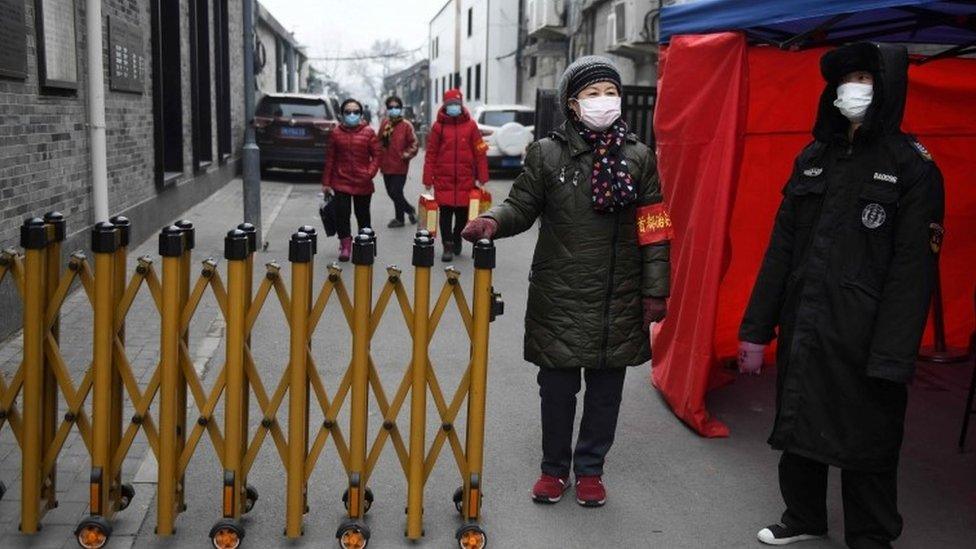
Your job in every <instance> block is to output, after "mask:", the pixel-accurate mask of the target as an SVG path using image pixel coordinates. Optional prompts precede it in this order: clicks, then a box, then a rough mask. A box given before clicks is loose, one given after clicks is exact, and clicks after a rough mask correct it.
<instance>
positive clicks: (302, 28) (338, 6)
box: [259, 0, 447, 90]
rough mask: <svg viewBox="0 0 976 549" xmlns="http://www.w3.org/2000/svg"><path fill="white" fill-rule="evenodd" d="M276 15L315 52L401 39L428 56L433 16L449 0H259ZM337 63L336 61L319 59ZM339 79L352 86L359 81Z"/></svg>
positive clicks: (336, 52)
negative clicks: (428, 38)
mask: <svg viewBox="0 0 976 549" xmlns="http://www.w3.org/2000/svg"><path fill="white" fill-rule="evenodd" d="M259 1H260V2H261V5H263V6H264V7H265V8H266V9H267V10H268V11H269V12H271V14H272V15H274V17H275V19H277V20H278V21H280V22H281V24H282V25H284V27H285V28H286V29H288V30H289V31H292V32H294V33H295V37H296V38H298V40H299V42H301V43H302V44H303V45H305V47H306V51H307V53H308V56H309V57H313V58H314V57H341V56H343V55H348V54H350V53H352V52H354V51H355V50H364V49H367V48H369V46H370V44H372V43H373V41H375V40H378V39H385V38H396V39H399V40H400V42H401V43H403V46H404V47H405V48H406V49H414V48H418V47H422V48H424V49H422V50H421V52H420V55H419V56H418V57H417V59H422V58H424V57H426V53H427V50H426V46H427V30H428V24H429V23H430V20H431V19H432V18H433V17H434V15H435V14H436V13H437V12H438V10H440V8H441V7H443V6H444V4H446V3H447V0H259ZM313 63H314V64H316V65H318V66H335V64H334V63H324V64H320V63H315V62H313ZM337 70H338V71H339V75H338V80H340V82H342V83H343V84H344V85H346V86H348V87H349V88H350V89H353V90H355V89H356V88H358V85H357V83H356V82H354V81H344V80H347V78H343V76H342V73H343V72H345V71H342V69H341V68H338V67H337Z"/></svg>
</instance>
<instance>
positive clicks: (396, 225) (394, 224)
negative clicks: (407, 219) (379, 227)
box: [386, 219, 403, 229]
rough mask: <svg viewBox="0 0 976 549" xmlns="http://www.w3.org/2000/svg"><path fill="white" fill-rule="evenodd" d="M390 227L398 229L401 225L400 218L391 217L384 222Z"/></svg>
mask: <svg viewBox="0 0 976 549" xmlns="http://www.w3.org/2000/svg"><path fill="white" fill-rule="evenodd" d="M386 226H387V227H389V228H390V229H398V228H400V227H403V220H401V219H391V220H390V222H389V223H387V224H386Z"/></svg>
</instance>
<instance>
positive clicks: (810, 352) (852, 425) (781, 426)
mask: <svg viewBox="0 0 976 549" xmlns="http://www.w3.org/2000/svg"><path fill="white" fill-rule="evenodd" d="M865 69H866V70H869V71H870V72H871V73H872V74H873V76H874V94H873V99H872V103H871V105H870V107H869V108H868V111H867V114H866V116H865V119H864V122H863V125H862V126H861V127H860V128H859V129H858V130H857V131H856V132H855V134H854V137H853V139H852V140H851V139H849V138H848V132H849V127H850V122H849V121H848V120H847V119H846V118H844V117H843V115H841V114H840V112H839V111H838V109H837V108H836V107H835V106H834V105H833V102H834V100H835V99H836V98H837V92H836V90H837V86H838V84H839V83H840V80H841V77H843V76H844V75H845V74H847V73H849V72H851V71H853V70H865ZM821 72H822V73H823V76H824V78H825V80H826V81H827V84H826V87H825V89H824V92H823V94H822V96H821V99H820V107H819V112H818V114H817V122H816V126H815V127H814V129H813V135H814V139H815V140H814V141H813V142H812V143H810V144H809V145H808V146H807V147H806V148H804V150H803V151H802V152H801V153H800V155H799V156H798V157H797V159H796V161H795V164H794V168H793V173H792V175H791V177H790V179H789V181H788V182H787V184H786V186H785V187H784V189H783V200H782V203H781V205H780V208H779V211H778V212H777V215H776V221H775V225H774V228H773V233H772V237H771V239H770V242H769V246H768V248H767V250H766V255H765V258H764V259H763V263H762V267H761V269H760V272H759V276H758V277H757V279H756V283H755V286H754V288H753V291H752V296H751V299H750V301H749V305H748V308H747V310H746V313H745V317H744V318H743V321H742V325H741V328H740V331H739V337H740V339H741V340H743V341H749V342H753V343H767V342H769V341H770V340H772V339H773V338H774V337H777V329H778V349H777V371H778V378H777V395H776V419H775V424H774V426H773V432H772V435H771V436H770V438H769V443H770V444H771V445H772V446H773V447H774V448H776V449H780V450H784V451H788V452H791V453H795V454H799V455H802V456H805V457H808V458H811V459H814V460H817V461H819V462H822V463H827V464H830V465H834V466H837V467H841V468H844V469H853V470H864V471H884V470H892V469H894V468H895V467H897V463H898V454H899V450H900V448H901V442H902V433H903V427H904V418H905V404H906V398H907V390H906V386H905V384H906V383H907V382H908V381H909V380H910V379H911V378H912V375H913V373H914V370H915V358H916V354H917V351H918V346H919V342H920V340H921V337H922V331H923V329H924V325H925V320H926V316H927V312H928V308H929V300H930V296H931V288H932V286H933V283H934V273H935V260H936V252H937V250H938V245H939V243H940V242H941V235H942V227H941V223H942V216H943V207H944V198H943V189H942V175H941V173H940V172H939V169H938V168H937V167H936V165H935V163H934V162H933V161H932V158H931V156H930V155H929V153H928V151H926V150H925V148H924V147H923V146H922V145H921V144H920V143H918V142H917V141H916V140H915V139H914V138H913V137H911V136H908V135H906V134H904V133H902V132H901V129H900V128H901V121H902V114H903V112H904V108H905V98H906V92H907V79H908V55H907V52H906V50H905V48H904V47H901V46H895V45H889V44H873V43H858V44H853V45H849V46H845V47H842V48H839V49H836V50H833V51H831V52H828V53H827V54H825V55H824V56H823V58H822V59H821Z"/></svg>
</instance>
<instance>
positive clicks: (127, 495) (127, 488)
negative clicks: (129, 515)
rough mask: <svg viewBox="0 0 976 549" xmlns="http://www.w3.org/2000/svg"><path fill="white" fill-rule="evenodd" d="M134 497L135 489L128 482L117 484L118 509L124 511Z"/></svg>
mask: <svg viewBox="0 0 976 549" xmlns="http://www.w3.org/2000/svg"><path fill="white" fill-rule="evenodd" d="M135 497H136V489H135V488H133V487H132V485H131V484H129V483H128V482H127V483H125V484H123V485H122V486H119V511H124V510H125V508H126V507H128V506H129V504H130V503H132V499H133V498H135Z"/></svg>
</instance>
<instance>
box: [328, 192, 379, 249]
mask: <svg viewBox="0 0 976 549" xmlns="http://www.w3.org/2000/svg"><path fill="white" fill-rule="evenodd" d="M372 198H373V195H371V194H364V195H351V194H346V193H341V192H338V191H336V193H335V202H336V233H338V236H339V238H348V237H350V236H352V229H351V228H350V225H349V223H350V219H349V216H350V215H352V209H353V206H355V208H356V223H358V224H359V228H360V229H365V228H366V227H372V226H373V225H372V224H371V223H370V220H369V203H370V201H371V200H372Z"/></svg>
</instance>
